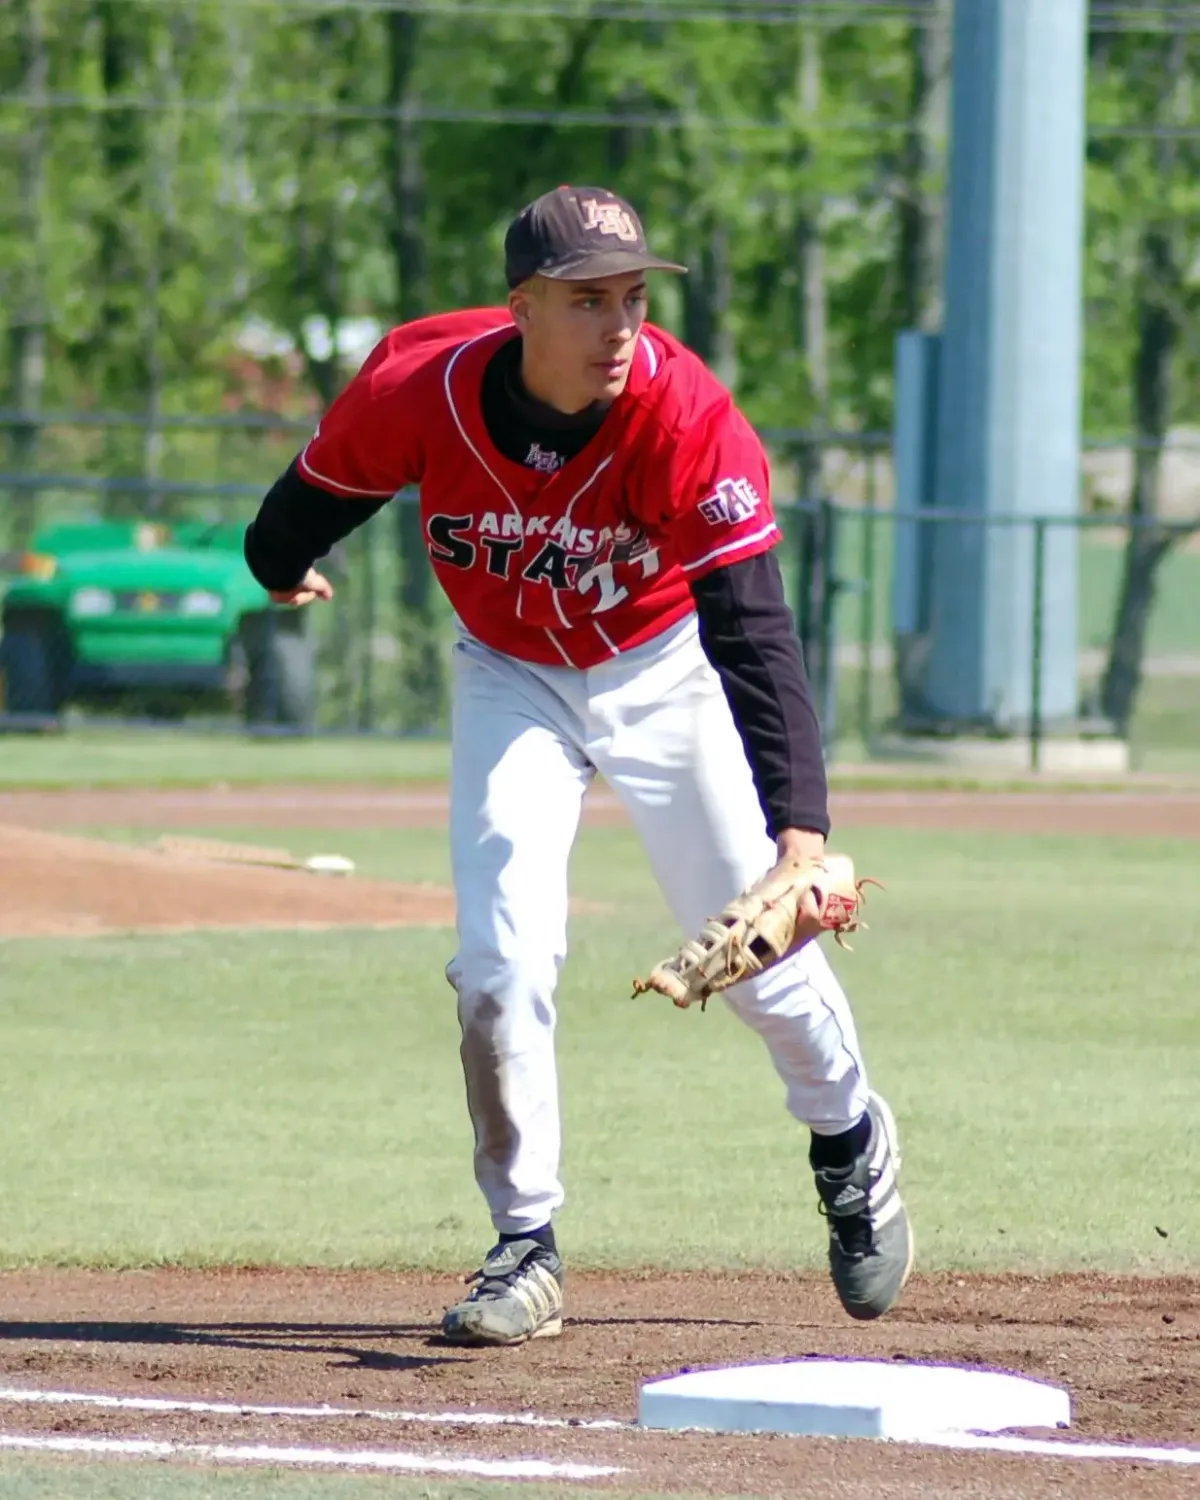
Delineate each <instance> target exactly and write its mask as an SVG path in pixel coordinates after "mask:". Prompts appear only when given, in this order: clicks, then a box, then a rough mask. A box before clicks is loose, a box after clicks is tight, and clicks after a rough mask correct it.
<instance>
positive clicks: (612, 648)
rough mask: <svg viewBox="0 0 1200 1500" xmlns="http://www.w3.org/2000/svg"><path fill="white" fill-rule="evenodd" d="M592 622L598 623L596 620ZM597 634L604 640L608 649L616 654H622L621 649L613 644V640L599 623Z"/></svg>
mask: <svg viewBox="0 0 1200 1500" xmlns="http://www.w3.org/2000/svg"><path fill="white" fill-rule="evenodd" d="M592 624H593V625H596V622H595V620H593V621H592ZM596 634H597V635H598V636H599V637H600V639H601V640H602V641H603V642H604V644H605V645H606V646H607V647H608V649H609V650H610V651H611V652H612V654H613V655H614V656H620V654H621V653H620V651H619V650H618V649H617V648H616V646H614V645H613V643H612V641H611V640H609V638H608V636H607V634H606V633H605V632H604V631H603V630H602V629H601V628H600V626H599V625H596Z"/></svg>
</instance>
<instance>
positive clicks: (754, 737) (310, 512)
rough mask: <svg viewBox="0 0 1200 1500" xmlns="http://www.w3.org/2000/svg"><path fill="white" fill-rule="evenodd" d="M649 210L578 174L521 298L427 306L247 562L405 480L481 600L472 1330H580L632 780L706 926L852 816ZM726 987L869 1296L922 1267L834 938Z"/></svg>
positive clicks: (471, 886)
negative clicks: (575, 1027)
mask: <svg viewBox="0 0 1200 1500" xmlns="http://www.w3.org/2000/svg"><path fill="white" fill-rule="evenodd" d="M684 270H685V268H684V267H682V266H678V265H675V264H673V263H671V262H669V261H665V260H662V259H660V258H659V257H657V256H656V255H654V254H652V253H651V251H650V250H649V248H648V246H647V242H646V237H645V234H644V231H643V228H642V225H641V222H640V221H639V218H638V215H637V214H636V213H635V211H634V209H633V208H632V207H631V206H630V205H629V204H628V203H627V202H625V201H624V200H622V199H621V198H619V197H617V196H616V195H615V194H614V193H611V192H608V191H606V190H604V189H601V188H590V187H559V188H556V189H554V190H553V191H551V192H548V193H546V194H544V195H543V196H542V197H540V198H538V199H537V200H536V201H535V202H533V203H531V204H530V205H528V206H527V207H526V208H525V209H524V210H523V211H522V212H521V213H520V214H519V215H518V216H517V217H516V219H515V220H514V221H513V222H512V224H511V225H510V227H509V230H508V233H507V236H506V240H505V271H506V276H507V282H508V288H509V292H508V298H507V303H506V305H504V306H501V307H496V308H482V309H473V310H467V311H458V312H453V313H447V314H439V315H435V316H431V317H427V318H422V319H418V320H417V321H415V322H412V323H408V324H405V325H403V326H401V327H398V328H394V329H392V330H391V332H389V333H388V334H387V335H386V336H385V337H384V338H383V339H382V340H381V342H380V343H379V344H378V345H377V347H376V348H375V349H374V350H373V352H372V353H371V354H370V355H369V356H368V358H367V360H366V362H365V363H364V365H363V366H362V368H361V369H360V370H359V372H358V373H357V375H355V376H354V377H353V379H352V380H351V381H350V382H349V384H348V385H347V386H346V387H345V389H344V390H343V391H342V392H341V394H340V395H339V396H338V398H337V399H336V400H335V401H334V403H333V404H332V406H331V407H330V408H329V410H328V412H327V414H326V415H325V416H324V417H323V418H322V419H321V422H320V425H319V426H318V428H317V430H316V432H315V434H314V435H313V437H312V439H311V440H310V441H309V442H308V444H307V445H306V446H305V447H304V449H303V450H302V451H301V452H300V453H299V454H298V455H297V457H296V458H295V460H294V461H293V462H292V464H291V465H290V466H289V467H288V469H287V470H286V472H285V473H284V474H283V475H282V476H281V477H280V478H279V479H278V480H277V481H276V483H275V484H274V486H273V487H272V488H271V490H270V491H269V493H268V494H267V495H266V497H265V498H264V500H263V502H262V504H261V506H260V508H259V510H258V513H257V515H256V517H255V519H254V520H253V522H252V523H251V524H250V525H249V527H248V528H247V531H246V537H245V555H246V560H247V563H248V565H249V567H250V569H251V570H252V572H253V573H254V575H255V577H256V578H257V579H258V580H259V581H260V582H261V583H262V584H263V586H264V587H265V588H266V589H268V590H269V591H270V593H271V597H272V598H273V599H274V600H276V601H277V602H279V603H289V604H293V605H304V604H308V603H310V602H312V601H314V600H322V599H329V598H330V597H332V589H331V587H330V584H329V582H328V581H327V580H326V579H325V577H324V576H323V575H322V574H321V573H320V572H319V571H317V570H316V568H315V567H314V564H315V563H316V562H317V561H318V560H319V559H320V558H321V557H323V556H324V555H325V554H326V553H327V552H328V551H329V549H330V548H331V547H332V546H333V545H334V544H335V543H336V542H338V541H339V540H341V538H343V537H344V536H346V535H347V534H348V533H349V532H351V531H352V530H353V529H354V528H355V527H356V526H359V525H361V524H362V523H363V522H364V521H366V520H367V519H368V517H370V516H371V515H373V514H374V513H375V512H376V511H378V510H379V509H380V508H381V507H382V506H384V505H386V504H387V502H388V501H389V500H390V499H391V498H392V497H393V496H394V495H395V494H396V492H397V491H398V490H400V489H401V488H402V487H404V486H409V485H417V486H419V488H420V504H421V516H422V521H423V530H424V536H425V540H426V544H427V546H428V550H429V558H430V562H431V564H432V566H433V570H434V573H435V575H436V577H437V579H438V582H439V583H440V585H441V587H442V588H443V589H444V590H445V593H446V595H447V596H448V598H449V601H450V603H451V605H452V607H453V610H454V614H455V628H456V632H457V638H456V640H455V643H454V646H453V653H452V655H453V700H452V754H451V786H450V841H451V854H452V865H453V879H454V890H455V897H456V903H457V934H456V935H457V949H456V951H455V953H454V956H453V957H452V959H451V961H450V962H449V964H448V966H447V969H446V976H447V978H448V980H449V981H450V984H451V985H452V986H453V988H454V990H455V991H456V993H457V997H458V1019H459V1024H460V1028H461V1035H462V1041H461V1059H462V1067H463V1075H464V1080H465V1085H466V1103H467V1108H468V1110H469V1112H470V1118H471V1122H472V1125H473V1127H474V1137H475V1153H474V1165H475V1177H476V1181H477V1183H478V1185H479V1188H480V1190H481V1192H482V1194H483V1197H484V1199H485V1201H486V1204H487V1208H488V1210H489V1212H490V1215H491V1221H492V1225H493V1226H494V1230H495V1245H494V1247H493V1248H492V1249H491V1251H490V1252H489V1254H488V1255H487V1257H486V1259H485V1261H484V1264H483V1266H482V1268H481V1269H480V1270H479V1272H478V1273H477V1275H476V1277H475V1278H473V1281H474V1284H473V1287H472V1290H471V1292H470V1294H469V1295H468V1296H466V1297H465V1298H464V1299H463V1300H462V1301H461V1302H459V1303H458V1304H457V1305H456V1306H453V1307H451V1308H449V1309H448V1310H447V1312H446V1314H445V1317H444V1319H443V1321H442V1330H441V1331H442V1334H443V1335H444V1337H445V1338H446V1339H447V1340H450V1341H451V1342H454V1343H462V1344H519V1343H522V1342H524V1341H525V1340H526V1339H530V1338H537V1337H545V1336H548V1335H554V1334H557V1333H560V1332H561V1330H562V1312H563V1281H564V1272H563V1262H562V1259H561V1258H560V1255H559V1249H558V1245H557V1243H556V1240H555V1231H554V1215H555V1212H556V1210H557V1209H558V1208H559V1206H560V1205H561V1203H562V1202H563V1188H562V1185H561V1183H560V1181H559V1143H560V1136H559V1103H558V1092H557V1078H556V1070H555V1000H554V997H555V989H556V985H557V981H558V976H559V973H560V971H561V968H562V965H563V961H564V959H565V956H566V928H567V866H568V859H569V856H570V853H571V847H572V843H573V840H574V838H575V834H576V830H577V828H578V824H579V818H580V810H581V807H582V804H583V800H584V794H585V793H586V791H587V789H588V786H589V785H590V783H591V782H592V780H593V778H594V777H595V776H596V775H597V773H599V774H600V775H602V776H603V778H604V779H605V781H606V782H607V784H608V785H609V787H610V788H611V789H612V790H613V791H614V792H615V794H616V795H617V796H618V797H619V798H620V800H621V802H622V804H623V806H624V809H625V811H626V812H627V814H628V815H629V817H630V819H631V821H632V823H633V825H634V827H635V828H636V829H637V831H638V834H639V836H640V838H641V841H642V843H643V845H644V847H645V850H646V853H647V856H648V857H649V860H650V862H651V865H652V867H653V870H654V873H655V876H656V878H657V880H658V882H659V884H660V886H661V889H662V891H663V893H664V895H665V897H666V899H667V901H668V902H669V904H670V906H671V908H672V911H673V913H674V916H675V918H676V920H677V921H678V922H679V924H680V926H681V927H682V928H683V929H684V930H685V931H687V932H692V931H695V930H696V929H697V928H698V926H699V925H700V924H701V923H703V922H704V920H705V918H706V917H708V916H709V915H711V914H712V913H714V912H718V911H720V910H721V908H722V907H723V906H724V905H725V904H726V903H727V902H728V901H729V900H730V899H731V898H732V897H734V896H735V895H736V894H737V893H739V892H740V891H742V890H744V889H745V888H746V887H747V885H748V884H749V883H750V882H752V881H754V880H756V879H757V878H759V877H760V876H762V875H763V873H764V872H765V871H767V870H768V869H770V868H772V867H774V866H775V865H776V863H777V862H780V861H783V860H785V859H787V858H789V857H791V856H796V855H799V856H814V857H817V858H819V857H821V855H822V854H823V852H824V849H825V840H826V837H827V835H828V833H829V829H830V821H829V812H828V807H827V794H826V781H825V771H824V762H823V756H822V749H821V741H820V735H819V730H818V724H817V718H816V714H815V712H814V709H813V704H812V698H811V695H810V691H809V687H808V685H807V682H806V677H805V673H804V667H803V662H802V658H801V654H800V650H799V646H798V642H797V638H796V633H795V629H794V624H793V620H792V616H791V614H790V612H789V609H788V606H787V604H786V602H785V598H784V592H783V585H782V581H781V577H780V571H779V565H778V561H777V558H776V555H775V551H774V549H775V547H776V544H777V543H778V542H779V540H780V533H779V529H778V527H777V525H776V521H775V518H774V516H773V513H772V506H771V496H770V480H769V476H768V467H767V460H766V456H765V454H764V451H763V448H762V445H761V443H760V442H759V440H758V438H757V436H756V434H755V433H754V431H753V430H752V428H751V426H750V424H749V422H748V421H747V420H746V418H745V417H744V416H743V415H742V413H741V412H740V411H739V409H738V407H737V406H736V405H735V403H734V401H733V400H732V398H731V396H730V394H729V393H728V391H727V390H726V389H725V388H724V387H723V386H722V385H721V384H720V383H719V382H718V381H717V380H716V379H715V378H714V377H713V375H711V374H710V372H709V371H708V369H707V368H706V367H705V365H704V364H703V362H702V361H701V360H699V359H698V358H697V357H696V356H695V355H693V354H692V353H691V352H690V351H689V350H688V349H687V348H685V347H684V346H683V345H681V344H680V343H679V342H678V341H677V340H675V339H674V338H672V337H671V335H670V334H668V333H666V332H665V331H663V330H662V329H661V328H658V327H656V326H654V325H653V324H651V323H649V322H648V321H647V274H648V273H650V272H668V273H682V272H684ZM724 998H725V999H726V1001H727V1003H728V1004H729V1005H730V1007H731V1009H732V1010H733V1011H734V1013H735V1014H736V1015H737V1016H739V1017H740V1018H741V1020H742V1021H744V1022H745V1023H746V1024H747V1025H748V1026H750V1027H752V1028H753V1030H754V1031H756V1032H757V1033H758V1034H759V1036H761V1038H762V1040H763V1042H764V1043H765V1045H766V1048H767V1051H768V1053H769V1055H770V1058H771V1061H772V1063H773V1064H774V1067H775V1069H776V1071H777V1073H778V1074H779V1077H780V1078H781V1080H782V1082H783V1086H784V1090H785V1098H786V1107H787V1109H788V1111H789V1112H790V1114H791V1115H792V1116H793V1117H794V1118H795V1120H796V1121H798V1122H799V1123H800V1124H801V1125H802V1126H804V1127H807V1132H808V1137H807V1138H808V1155H809V1162H810V1166H811V1168H812V1170H813V1173H814V1175H815V1181H816V1196H817V1200H818V1206H819V1208H820V1210H821V1212H822V1213H823V1214H824V1215H826V1217H827V1219H828V1225H829V1264H830V1271H831V1274H832V1280H833V1285H834V1287H835V1289H836V1292H837V1295H838V1297H839V1298H840V1300H841V1303H842V1305H843V1307H844V1308H845V1310H846V1312H847V1313H849V1314H850V1315H851V1316H852V1317H855V1318H863V1319H866V1318H875V1317H878V1316H879V1315H880V1314H882V1313H884V1312H886V1311H887V1310H888V1309H889V1308H890V1307H891V1306H892V1305H893V1303H894V1302H895V1300H896V1298H897V1296H898V1295H899V1293H900V1291H901V1288H902V1287H903V1285H904V1283H905V1281H906V1279H907V1276H908V1273H909V1270H910V1267H911V1264H912V1254H913V1248H912V1235H911V1231H910V1226H909V1220H908V1216H907V1213H906V1211H905V1208H904V1205H903V1203H902V1200H901V1197H900V1193H899V1188H898V1184H897V1170H898V1167H899V1156H898V1147H897V1143H896V1134H895V1124H894V1121H893V1119H892V1116H891V1113H890V1111H889V1109H888V1107H887V1105H886V1104H885V1103H884V1101H883V1100H882V1099H881V1098H880V1097H879V1096H878V1095H877V1094H875V1093H874V1092H873V1091H870V1090H869V1089H868V1085H867V1073H866V1068H865V1066H864V1063H863V1057H862V1052H861V1049H860V1046H859V1042H858V1038H857V1036H856V1033H855V1026H854V1021H853V1018H852V1015H851V1012H850V1008H849V1005H848V1003H847V1000H846V997H845V995H844V994H843V992H842V989H841V987H840V985H839V984H838V981H837V979H836V978H835V977H834V974H833V972H832V970H831V968H830V966H829V964H828V961H827V960H826V957H825V954H824V952H823V951H822V949H821V947H820V946H819V945H818V943H817V942H815V941H809V942H807V943H804V944H803V945H802V946H800V947H799V948H798V949H797V950H796V951H793V952H791V953H790V954H788V955H787V956H786V957H785V958H784V959H783V960H781V961H780V962H778V963H776V964H774V965H773V966H772V967H770V968H768V969H767V970H766V971H764V972H763V973H760V974H758V975H756V976H755V977H753V978H751V979H747V980H745V981H744V982H742V983H739V984H735V985H734V986H733V987H732V988H731V989H729V990H727V991H726V992H725V995H724Z"/></svg>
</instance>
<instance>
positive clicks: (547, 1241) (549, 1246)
mask: <svg viewBox="0 0 1200 1500" xmlns="http://www.w3.org/2000/svg"><path fill="white" fill-rule="evenodd" d="M514 1240H536V1241H537V1242H538V1244H539V1245H541V1247H542V1248H543V1250H553V1252H554V1254H555V1255H557V1254H558V1246H557V1245H556V1244H555V1243H554V1225H553V1224H543V1225H542V1227H541V1228H540V1229H522V1230H521V1232H520V1233H519V1234H502V1235H501V1236H500V1243H501V1244H502V1245H511V1244H512V1242H513V1241H514Z"/></svg>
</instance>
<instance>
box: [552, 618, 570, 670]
mask: <svg viewBox="0 0 1200 1500" xmlns="http://www.w3.org/2000/svg"><path fill="white" fill-rule="evenodd" d="M546 634H547V635H548V636H549V637H550V640H551V642H552V643H553V646H554V649H555V650H556V651H557V652H558V654H559V656H561V657H562V659H563V661H565V662H566V664H567V666H568V667H574V665H575V663H574V662H573V661H572V660H571V658H570V657H569V656H568V655H567V652H566V647H565V646H564V645H563V643H562V642H561V641H560V640H559V638H558V637H557V636H556V635H555V634H554V632H553V630H551V629H550V628H549V626H547V627H546Z"/></svg>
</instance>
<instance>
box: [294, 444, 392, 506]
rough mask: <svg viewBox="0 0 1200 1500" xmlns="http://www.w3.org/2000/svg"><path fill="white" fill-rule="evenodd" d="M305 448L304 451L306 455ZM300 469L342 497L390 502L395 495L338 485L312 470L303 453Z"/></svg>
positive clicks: (324, 475) (333, 480)
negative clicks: (348, 496)
mask: <svg viewBox="0 0 1200 1500" xmlns="http://www.w3.org/2000/svg"><path fill="white" fill-rule="evenodd" d="M307 451H308V450H307V448H306V449H305V450H304V452H305V453H307ZM300 467H301V468H302V469H303V470H304V471H305V472H306V473H308V474H311V475H312V477H313V478H314V479H315V480H316V481H317V482H318V483H319V484H323V485H324V484H327V485H328V486H329V488H330V489H331V490H340V491H341V493H342V494H343V495H358V496H360V497H361V498H362V499H364V500H390V499H391V498H392V496H393V495H394V494H395V493H396V491H395V490H356V489H355V488H354V486H353V485H352V484H340V483H339V482H338V481H337V480H336V479H330V477H329V475H328V474H322V473H320V472H319V470H317V469H314V468H313V466H312V464H310V463H309V461H308V459H307V458H305V456H304V453H301V455H300Z"/></svg>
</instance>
